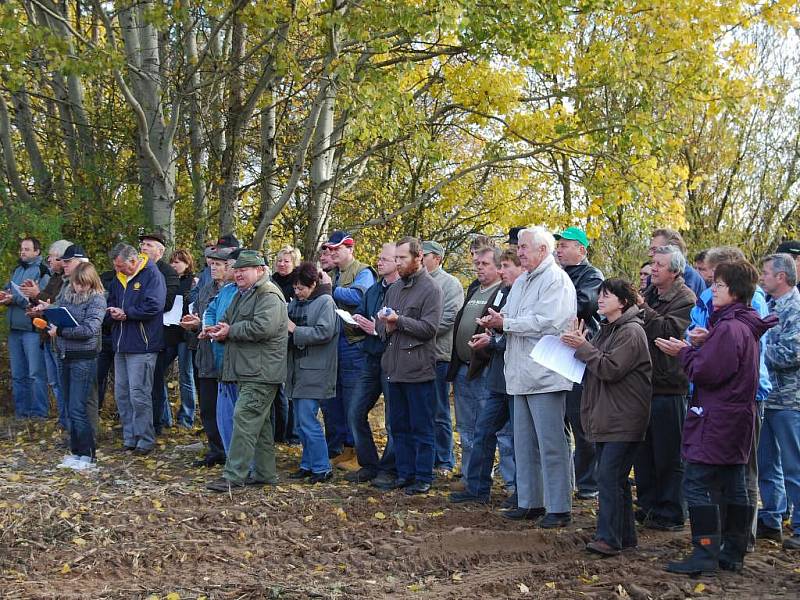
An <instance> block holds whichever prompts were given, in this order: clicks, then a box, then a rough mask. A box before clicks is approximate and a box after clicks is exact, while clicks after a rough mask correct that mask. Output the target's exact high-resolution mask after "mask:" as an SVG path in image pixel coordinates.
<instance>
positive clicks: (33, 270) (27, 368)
mask: <svg viewBox="0 0 800 600" xmlns="http://www.w3.org/2000/svg"><path fill="white" fill-rule="evenodd" d="M26 280H31V281H33V282H34V283H36V284H38V286H39V287H40V288H42V289H44V287H45V286H47V282H48V281H49V280H50V271H48V270H47V267H46V266H45V265H44V264H43V263H42V247H41V244H40V243H39V240H37V239H36V238H33V237H27V238H24V239H23V240H22V241H21V242H20V244H19V264H18V265H17V268H16V269H14V273H13V274H12V275H11V282H10V283H8V284H7V285H6V287H5V291H3V292H0V305H6V306H8V310H7V313H6V314H7V317H6V318H7V319H8V329H9V332H8V355H9V358H10V360H11V382H12V383H11V389H12V394H13V396H14V414H15V415H16V416H17V418H19V419H24V418H30V417H34V418H41V419H44V418H47V416H48V414H49V412H50V400H49V398H48V396H47V370H46V368H45V362H44V351H43V350H42V345H41V341H40V339H39V333H38V332H37V331H36V330H35V329H34V327H33V324H32V323H31V320H30V318H29V317H28V316H27V315H26V314H25V309H26V308H28V307H29V306H30V302H29V300H28V298H26V297H25V296H24V295H23V294H22V292H21V291H20V289H19V287H16V288H15V287H14V286H13V285H11V284H12V283H14V284H16V285H17V286H19V285H20V284H22V283H23V282H24V281H26Z"/></svg>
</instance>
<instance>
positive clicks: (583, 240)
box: [553, 227, 589, 248]
mask: <svg viewBox="0 0 800 600" xmlns="http://www.w3.org/2000/svg"><path fill="white" fill-rule="evenodd" d="M553 237H554V238H556V239H557V240H560V239H562V238H563V239H565V240H575V241H576V242H580V244H581V245H582V246H583V247H584V248H588V247H589V239H588V238H587V237H586V233H584V231H583V229H581V228H579V227H567V228H566V229H565V230H564V231H562V232H561V233H557V234H555V235H554V236H553Z"/></svg>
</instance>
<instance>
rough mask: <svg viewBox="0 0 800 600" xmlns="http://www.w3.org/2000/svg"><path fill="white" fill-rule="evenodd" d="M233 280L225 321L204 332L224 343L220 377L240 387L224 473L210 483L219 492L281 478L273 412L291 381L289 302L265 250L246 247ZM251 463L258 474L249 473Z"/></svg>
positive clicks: (236, 266) (266, 482)
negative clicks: (288, 364) (288, 372)
mask: <svg viewBox="0 0 800 600" xmlns="http://www.w3.org/2000/svg"><path fill="white" fill-rule="evenodd" d="M233 278H234V282H235V283H236V288H237V292H236V295H235V296H234V298H233V300H231V303H230V304H229V305H228V308H227V309H226V310H225V314H224V315H223V317H222V319H221V320H220V322H219V323H217V324H216V325H214V326H212V327H208V328H206V329H205V330H204V332H203V334H204V335H208V336H209V337H211V339H213V340H214V341H217V342H224V345H225V354H224V357H223V360H222V376H221V378H220V380H221V381H222V382H223V383H235V384H236V385H237V386H238V390H239V399H238V400H237V401H236V406H235V408H234V412H233V435H232V436H231V442H230V448H229V449H228V458H227V461H226V462H225V469H224V470H223V472H222V475H223V476H222V478H221V479H218V480H216V481H212V482H211V483H209V484H208V485H207V486H206V487H207V488H208V489H210V490H212V491H214V492H227V491H229V490H231V489H235V488H242V487H244V486H245V485H264V484H274V483H277V481H278V474H277V471H276V468H275V444H274V440H273V434H272V421H271V419H270V410H271V409H272V403H273V401H274V400H275V397H276V396H277V394H278V390H279V389H280V387H281V384H282V383H283V382H284V380H285V379H286V350H287V340H288V336H289V317H288V314H287V311H286V300H285V299H284V297H283V292H282V291H281V289H280V288H279V287H278V286H277V285H275V284H274V283H272V281H271V279H270V276H269V270H268V269H267V267H266V264H265V262H264V256H263V255H262V254H261V253H260V252H256V251H254V250H242V251H241V252H240V253H239V256H238V258H237V259H236V262H235V263H234V264H233ZM251 465H252V466H253V473H252V475H248V471H249V470H250V466H251Z"/></svg>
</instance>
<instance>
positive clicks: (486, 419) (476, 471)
mask: <svg viewBox="0 0 800 600" xmlns="http://www.w3.org/2000/svg"><path fill="white" fill-rule="evenodd" d="M509 400H512V401H513V399H512V398H511V396H507V395H506V394H495V393H490V395H489V398H488V400H487V401H486V402H485V403H484V404H483V406H481V407H480V411H479V412H478V415H477V419H476V422H475V435H474V438H473V444H472V452H471V454H470V456H469V464H468V466H467V468H466V469H464V468H463V467H462V470H463V471H464V473H465V475H464V477H465V479H464V484H465V485H466V488H467V491H468V492H469V493H471V494H473V495H474V496H478V497H479V498H489V495H490V492H491V489H492V465H493V464H494V451H495V447H496V446H497V441H498V434H499V432H500V431H501V430H502V429H503V428H504V427H507V426H508V419H509V416H510V414H511V413H510V409H509V405H510V402H509ZM456 406H458V404H456ZM462 439H463V438H462ZM462 443H463V442H462ZM512 460H513V446H512ZM512 465H513V462H512ZM506 481H508V480H506ZM511 483H512V484H513V483H514V474H513V473H511Z"/></svg>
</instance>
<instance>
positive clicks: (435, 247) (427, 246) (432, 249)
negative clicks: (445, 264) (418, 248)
mask: <svg viewBox="0 0 800 600" xmlns="http://www.w3.org/2000/svg"><path fill="white" fill-rule="evenodd" d="M422 254H436V255H437V256H444V247H443V246H442V245H441V244H440V243H439V242H434V241H433V240H427V241H424V242H422Z"/></svg>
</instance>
